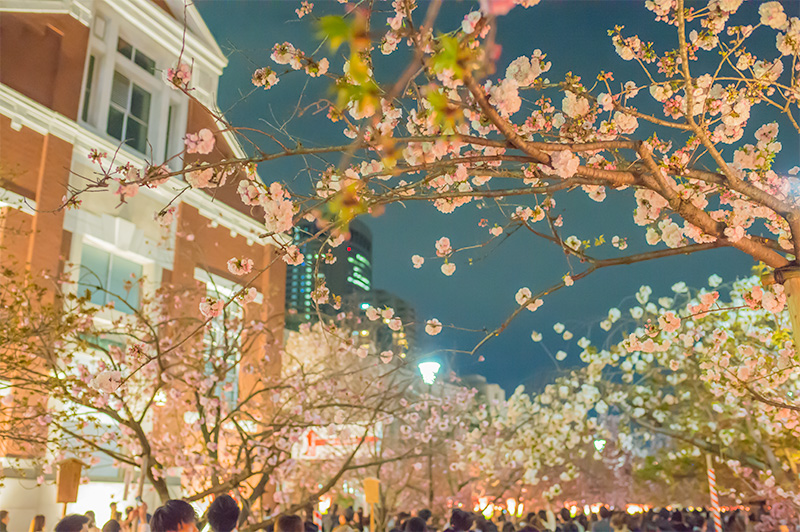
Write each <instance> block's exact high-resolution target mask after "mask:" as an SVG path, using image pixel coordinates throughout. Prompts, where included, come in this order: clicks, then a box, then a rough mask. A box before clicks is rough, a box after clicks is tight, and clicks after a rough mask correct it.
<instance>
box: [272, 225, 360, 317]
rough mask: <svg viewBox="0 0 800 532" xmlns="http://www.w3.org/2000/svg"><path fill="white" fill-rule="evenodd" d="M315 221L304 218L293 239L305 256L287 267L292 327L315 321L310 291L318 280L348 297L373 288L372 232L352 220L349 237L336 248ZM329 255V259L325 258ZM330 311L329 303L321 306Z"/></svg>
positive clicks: (333, 292) (288, 298)
mask: <svg viewBox="0 0 800 532" xmlns="http://www.w3.org/2000/svg"><path fill="white" fill-rule="evenodd" d="M319 232H320V231H319V229H317V226H316V224H314V223H312V222H306V221H303V222H301V223H299V224H298V225H297V227H295V232H294V242H295V243H296V245H297V246H298V247H299V249H300V251H301V252H302V253H303V256H304V257H305V261H304V262H303V263H302V264H300V265H297V266H288V267H287V270H286V310H287V323H288V324H289V326H290V327H296V326H297V325H298V324H300V323H303V322H306V321H309V320H313V319H314V317H315V315H316V313H317V309H316V306H315V305H314V301H313V299H312V297H311V292H312V291H313V290H314V288H315V287H316V286H317V281H320V282H321V281H322V280H324V281H325V285H326V286H327V287H328V289H329V290H330V291H331V293H332V294H334V295H336V296H342V298H344V299H346V298H349V297H350V296H351V295H353V294H366V293H369V291H370V290H371V288H372V234H371V233H370V231H369V228H368V227H367V226H366V225H365V224H363V223H362V222H360V221H358V220H354V221H352V222H350V227H349V232H350V238H349V239H348V240H346V241H345V242H343V243H342V244H340V245H339V246H337V247H335V248H331V247H330V245H328V244H326V241H327V238H328V236H329V235H328V234H327V233H323V234H320V235H319V236H317V237H316V238H314V236H315V235H317V234H318V233H319ZM326 255H327V258H326ZM320 310H321V311H322V312H324V313H326V314H327V313H330V312H331V308H330V307H328V306H326V307H324V308H321V309H320Z"/></svg>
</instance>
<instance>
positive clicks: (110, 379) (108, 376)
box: [89, 371, 122, 393]
mask: <svg viewBox="0 0 800 532" xmlns="http://www.w3.org/2000/svg"><path fill="white" fill-rule="evenodd" d="M121 383H122V373H120V372H119V371H101V372H100V373H98V374H97V376H95V378H94V379H92V381H91V382H90V383H89V386H91V387H92V388H94V389H96V390H98V391H101V392H103V393H114V392H115V391H117V388H119V386H120V384H121Z"/></svg>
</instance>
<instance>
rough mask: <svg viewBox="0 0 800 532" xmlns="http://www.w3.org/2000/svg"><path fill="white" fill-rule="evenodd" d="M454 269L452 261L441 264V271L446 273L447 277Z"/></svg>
mask: <svg viewBox="0 0 800 532" xmlns="http://www.w3.org/2000/svg"><path fill="white" fill-rule="evenodd" d="M455 271H456V265H455V264H453V263H452V262H445V263H444V264H442V273H443V274H445V275H447V276H448V277H449V276H451V275H453V273H455Z"/></svg>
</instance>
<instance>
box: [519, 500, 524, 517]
mask: <svg viewBox="0 0 800 532" xmlns="http://www.w3.org/2000/svg"><path fill="white" fill-rule="evenodd" d="M524 511H525V505H524V504H522V503H519V505H518V506H517V517H522V513H523V512H524Z"/></svg>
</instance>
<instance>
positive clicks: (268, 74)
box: [252, 67, 280, 90]
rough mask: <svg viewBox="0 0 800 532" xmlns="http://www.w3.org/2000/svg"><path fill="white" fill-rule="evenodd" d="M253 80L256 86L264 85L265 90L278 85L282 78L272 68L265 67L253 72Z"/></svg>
mask: <svg viewBox="0 0 800 532" xmlns="http://www.w3.org/2000/svg"><path fill="white" fill-rule="evenodd" d="M252 81H253V85H255V86H256V87H264V90H267V89H269V88H271V87H274V86H275V85H277V84H278V81H280V78H279V77H278V74H276V73H275V71H273V70H272V69H271V68H269V67H264V68H259V69H258V70H256V71H255V72H253V78H252Z"/></svg>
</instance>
